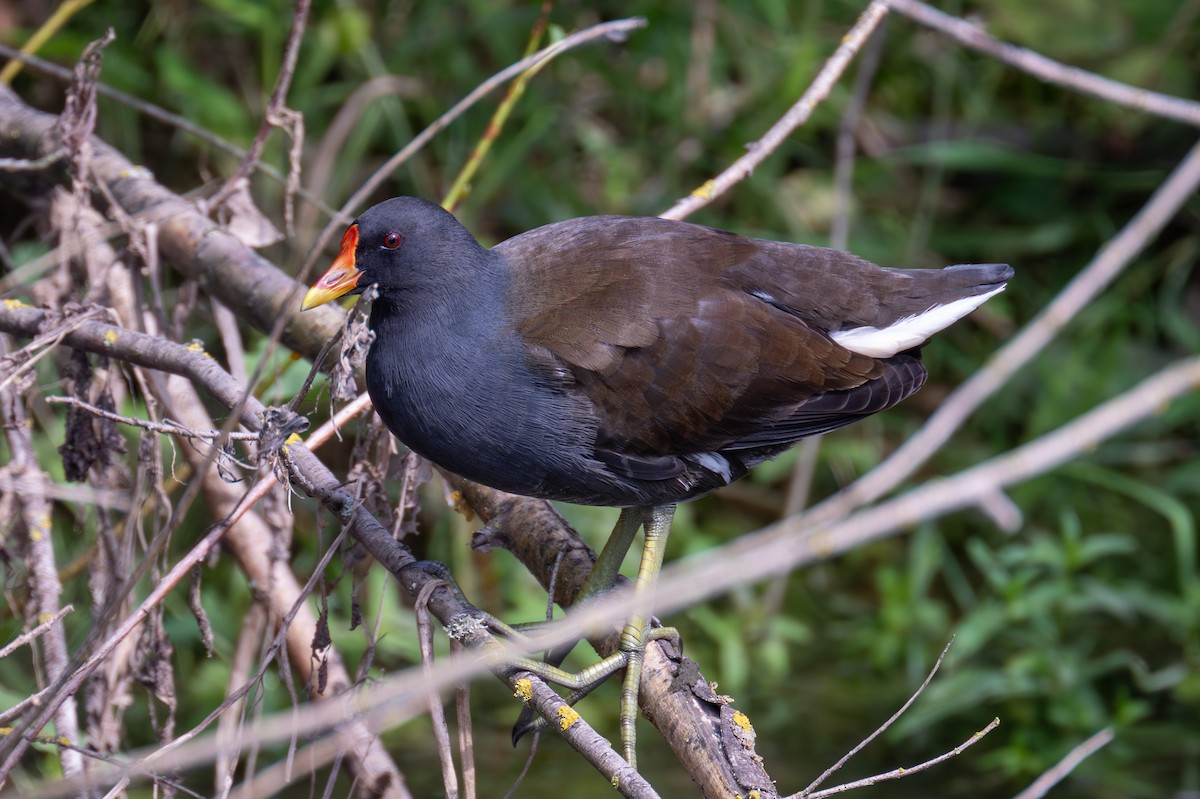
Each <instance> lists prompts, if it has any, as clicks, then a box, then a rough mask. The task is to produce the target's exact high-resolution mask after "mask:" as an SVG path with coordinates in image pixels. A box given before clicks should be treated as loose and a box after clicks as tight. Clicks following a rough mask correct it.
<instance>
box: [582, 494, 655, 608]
mask: <svg viewBox="0 0 1200 799" xmlns="http://www.w3.org/2000/svg"><path fill="white" fill-rule="evenodd" d="M648 515H649V509H648V508H621V515H620V516H619V517H618V518H617V524H616V526H615V527H613V531H612V535H610V536H609V537H608V541H606V542H605V543H604V549H602V550H601V551H600V556H599V557H598V558H596V562H595V563H594V564H593V565H592V572H591V574H589V575H588V577H587V580H585V581H584V583H583V585H582V586H580V588H579V593H578V594H576V595H575V602H574V604H576V605H578V604H579V603H581V602H585V601H587V600H589V599H594V598H595V597H597V596H600V595H601V594H603V593H604V592H605V591H607V590H608V589H610V588H612V586H613V583H615V582H616V581H617V575H618V574H620V573H621V564H622V563H624V562H625V555H626V554H627V553H628V552H629V547H630V546H632V544H633V539H634V538H635V537H636V536H637V531H638V528H639V527H641V526H642V524H643V523H644V522H645V521H646V519H647V517H648Z"/></svg>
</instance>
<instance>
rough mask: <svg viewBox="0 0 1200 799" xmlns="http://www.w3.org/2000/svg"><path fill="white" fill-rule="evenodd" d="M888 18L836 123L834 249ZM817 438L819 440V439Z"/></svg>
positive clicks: (839, 242)
mask: <svg viewBox="0 0 1200 799" xmlns="http://www.w3.org/2000/svg"><path fill="white" fill-rule="evenodd" d="M886 32H887V18H886V17H885V18H884V19H883V20H881V21H880V23H879V28H878V30H876V31H875V33H874V34H873V35H872V36H871V39H870V41H868V42H867V46H866V49H865V50H863V56H862V61H861V62H859V65H858V72H857V73H856V74H855V75H854V88H853V89H852V90H851V92H850V99H849V101H847V103H846V108H845V110H844V111H842V119H841V121H840V122H839V123H838V134H837V143H836V145H835V146H834V163H833V208H834V211H833V225H832V228H831V229H830V231H829V246H830V247H833V248H834V249H835V250H845V249H847V248H848V247H849V244H850V218H851V216H853V202H852V200H851V196H850V195H851V186H852V184H853V182H854V164H855V158H854V156H855V154H856V152H857V149H858V139H857V134H858V126H859V123H860V122H861V121H862V117H863V112H864V111H865V110H866V107H867V96H868V95H869V94H870V92H871V83H872V82H873V81H874V80H875V72H876V71H877V70H878V69H879V62H880V61H881V60H882V59H883V44H884V42H885V41H887V37H886V36H885V35H884V34H885V33H886ZM818 440H819V439H818Z"/></svg>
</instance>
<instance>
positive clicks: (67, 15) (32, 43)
mask: <svg viewBox="0 0 1200 799" xmlns="http://www.w3.org/2000/svg"><path fill="white" fill-rule="evenodd" d="M93 2H94V0H63V3H62V4H61V5H59V7H58V8H56V9H54V13H52V14H51V15H50V16H49V17H47V18H46V21H45V22H43V23H42V25H41V27H39V28H38V29H37V30H36V31H34V33H33V35H32V36H30V37H29V41H27V42H25V44H24V45H23V46H22V47H21V52H22V53H25V54H27V55H32V54H33V53H36V52H37V51H38V50H40V49H42V45H44V44H45V43H46V42H48V41H50V40H51V39H52V38H54V34H56V33H58V31H59V30H61V29H62V26H63V25H66V24H67V22H68V21H69V20H70V19H71V17H73V16H75V15H76V14H78V13H79V12H80V11H81V10H82V9H84V8H86V7H87V6H89V5H91V4H92V3H93ZM20 71H21V62H20V61H9V62H8V63H7V64H5V65H4V69H2V70H0V83H6V84H7V83H12V81H13V78H15V77H16V76H17V73H18V72H20Z"/></svg>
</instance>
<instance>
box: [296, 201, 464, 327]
mask: <svg viewBox="0 0 1200 799" xmlns="http://www.w3.org/2000/svg"><path fill="white" fill-rule="evenodd" d="M486 254H487V250H485V249H483V247H481V246H480V245H479V243H478V242H476V241H475V238H474V237H473V236H472V235H471V234H470V233H469V232H467V230H466V228H464V227H463V226H462V225H461V224H459V222H458V220H457V219H455V218H454V216H453V215H451V214H450V213H448V212H447V211H445V210H443V209H442V208H441V207H440V206H437V205H435V204H433V203H431V202H428V201H426V200H422V199H419V198H417V197H395V198H393V199H391V200H385V201H384V202H381V203H379V204H378V205H374V206H372V207H371V208H368V209H367V210H366V211H365V212H363V214H362V215H361V216H360V217H358V219H356V220H354V224H352V225H350V227H349V228H348V229H347V230H346V233H345V235H344V236H342V246H341V250H340V251H339V252H338V256H337V258H336V259H335V260H334V262H333V265H332V266H331V267H329V269H328V271H326V272H325V274H324V275H322V276H321V278H320V279H319V280H317V282H316V283H314V284H313V285H312V288H310V289H309V290H308V293H307V294H305V295H304V300H303V301H302V302H301V304H300V309H301V310H303V311H307V310H309V309H310V308H315V307H317V306H318V305H324V304H325V303H327V302H330V301H332V300H335V299H337V298H338V297H341V296H344V295H346V294H358V293H361V292H362V291H363V289H365V288H367V286H371V285H376V286H378V287H379V293H380V295H381V296H384V297H387V296H389V295H397V294H399V293H402V292H405V291H409V290H413V289H417V288H420V287H422V286H424V285H430V284H435V283H436V284H446V283H447V282H448V281H454V280H457V279H462V278H465V279H469V278H470V276H469V275H457V274H455V271H456V270H460V269H462V268H463V265H464V264H470V263H472V261H473V257H472V256H476V255H482V256H486Z"/></svg>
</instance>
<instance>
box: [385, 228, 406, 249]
mask: <svg viewBox="0 0 1200 799" xmlns="http://www.w3.org/2000/svg"><path fill="white" fill-rule="evenodd" d="M402 243H404V237H403V236H401V235H400V234H399V233H397V232H396V231H394V230H393V231H392V232H391V233H389V234H387V235H386V236H384V237H383V246H384V247H387V248H388V249H389V250H394V249H396V248H397V247H399V246H400V245H401V244H402Z"/></svg>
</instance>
